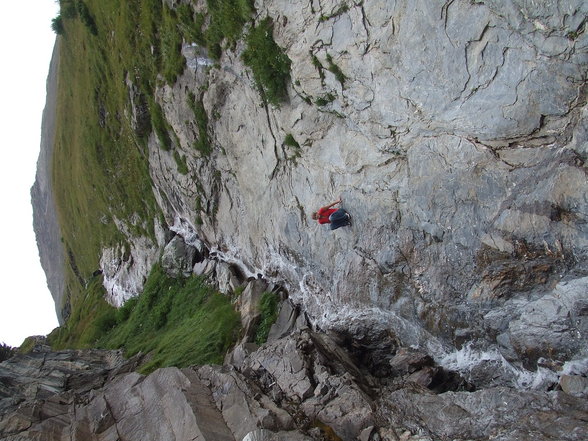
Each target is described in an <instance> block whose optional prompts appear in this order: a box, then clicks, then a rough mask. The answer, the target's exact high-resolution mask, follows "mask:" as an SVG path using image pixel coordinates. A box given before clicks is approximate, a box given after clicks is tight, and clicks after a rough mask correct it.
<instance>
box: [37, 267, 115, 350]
mask: <svg viewBox="0 0 588 441" xmlns="http://www.w3.org/2000/svg"><path fill="white" fill-rule="evenodd" d="M104 294H105V290H104V287H103V286H102V278H101V277H95V278H93V279H92V280H91V281H90V283H89V284H88V287H87V288H86V290H85V295H84V296H83V297H82V298H80V297H72V305H71V306H72V314H71V316H70V317H69V318H68V320H67V322H66V324H65V325H63V326H61V327H59V328H56V329H54V330H53V331H52V332H51V333H50V334H49V335H48V336H47V340H48V342H49V344H50V345H51V347H52V348H53V349H55V350H60V349H70V348H71V349H84V348H93V347H95V345H96V342H97V340H98V339H99V338H101V337H102V336H103V335H104V334H105V333H106V332H108V331H109V330H110V328H111V327H112V326H114V325H115V324H116V309H115V308H113V307H112V306H110V305H109V304H108V303H106V301H105V300H104Z"/></svg>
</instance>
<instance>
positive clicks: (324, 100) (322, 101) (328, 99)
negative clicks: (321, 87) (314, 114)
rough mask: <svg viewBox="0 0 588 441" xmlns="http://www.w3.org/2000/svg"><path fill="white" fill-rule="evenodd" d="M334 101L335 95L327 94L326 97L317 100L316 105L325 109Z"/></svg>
mask: <svg viewBox="0 0 588 441" xmlns="http://www.w3.org/2000/svg"><path fill="white" fill-rule="evenodd" d="M333 101H335V95H333V94H332V93H327V94H326V95H323V96H320V97H318V98H317V99H315V100H314V103H315V104H316V105H317V106H319V107H324V106H326V105H327V104H330V103H332V102H333Z"/></svg>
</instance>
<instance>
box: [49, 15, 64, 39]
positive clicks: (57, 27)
mask: <svg viewBox="0 0 588 441" xmlns="http://www.w3.org/2000/svg"><path fill="white" fill-rule="evenodd" d="M51 29H52V30H53V32H55V33H56V34H57V35H63V33H64V32H65V28H64V27H63V19H62V18H61V15H58V16H57V17H55V18H54V19H53V20H51Z"/></svg>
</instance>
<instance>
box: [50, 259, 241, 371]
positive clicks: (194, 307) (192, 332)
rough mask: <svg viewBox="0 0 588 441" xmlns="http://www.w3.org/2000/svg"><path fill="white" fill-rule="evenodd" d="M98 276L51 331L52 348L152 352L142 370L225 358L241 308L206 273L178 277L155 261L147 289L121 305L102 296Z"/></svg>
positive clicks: (216, 360)
mask: <svg viewBox="0 0 588 441" xmlns="http://www.w3.org/2000/svg"><path fill="white" fill-rule="evenodd" d="M103 291H104V288H103V287H102V284H101V280H100V278H99V277H97V278H95V279H94V280H93V281H92V283H91V284H90V287H89V289H88V295H87V297H86V298H85V299H84V301H83V306H82V307H81V308H75V311H76V314H79V316H72V320H69V321H68V322H67V324H66V325H65V326H62V327H60V328H57V329H55V330H54V331H53V332H52V333H51V334H50V335H49V336H48V339H49V343H50V344H51V346H52V347H53V348H54V349H63V348H91V347H100V348H106V349H123V350H124V353H125V355H126V356H132V355H135V354H137V353H139V352H141V353H144V354H147V353H149V357H148V360H149V361H148V362H147V363H146V364H145V365H144V366H142V368H141V370H142V372H144V373H148V372H151V371H153V370H154V369H157V368H159V367H166V366H178V367H184V366H188V365H193V364H211V363H221V362H222V360H223V357H224V355H225V353H226V352H227V350H228V349H229V348H230V347H231V346H232V345H233V344H234V343H235V341H236V339H237V337H238V334H239V330H240V318H239V314H238V313H237V312H236V311H235V310H234V309H233V306H232V304H231V302H230V299H229V298H227V297H225V296H223V295H221V294H219V293H218V292H216V291H214V289H212V288H211V287H210V286H209V285H207V284H206V283H205V282H204V279H203V278H202V277H196V276H192V277H190V278H187V279H174V278H171V277H169V276H167V275H166V274H165V272H164V271H163V269H162V268H161V267H160V266H159V265H156V266H155V267H154V268H153V270H152V271H151V273H150V275H149V277H148V279H147V281H146V283H145V288H144V291H143V293H142V294H141V295H140V296H139V297H135V298H132V299H130V300H129V301H127V302H126V303H125V305H124V306H122V307H121V308H120V309H118V310H116V309H115V308H113V307H111V306H109V305H107V304H106V303H105V302H104V300H103V294H104V292H103Z"/></svg>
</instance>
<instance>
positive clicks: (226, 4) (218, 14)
mask: <svg viewBox="0 0 588 441" xmlns="http://www.w3.org/2000/svg"><path fill="white" fill-rule="evenodd" d="M253 3H254V0H206V5H207V6H208V14H209V16H210V25H209V27H208V29H207V30H206V32H205V40H206V47H207V49H208V54H209V55H210V56H211V57H212V58H215V59H217V60H218V59H219V58H220V57H221V54H222V47H221V43H222V41H223V40H224V39H226V42H227V44H228V46H229V47H232V46H234V45H235V43H236V42H237V40H238V39H239V37H240V36H241V33H242V32H243V26H244V25H245V23H247V22H248V21H249V20H250V19H251V15H252V14H253V12H255V8H254V7H253Z"/></svg>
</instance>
